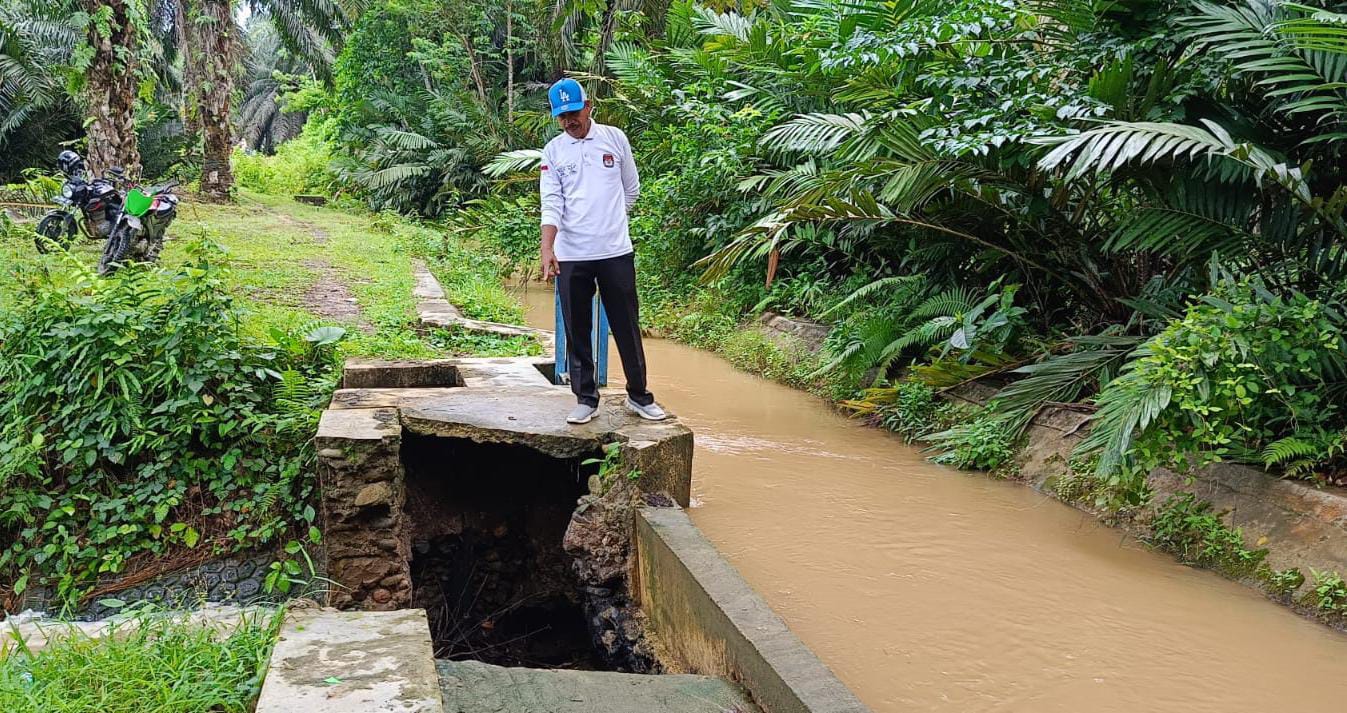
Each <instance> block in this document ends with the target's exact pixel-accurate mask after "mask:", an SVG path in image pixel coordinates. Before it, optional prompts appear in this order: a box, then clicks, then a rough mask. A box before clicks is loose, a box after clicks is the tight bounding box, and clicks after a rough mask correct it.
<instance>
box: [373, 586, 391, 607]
mask: <svg viewBox="0 0 1347 713" xmlns="http://www.w3.org/2000/svg"><path fill="white" fill-rule="evenodd" d="M392 598H393V593H392V592H390V591H388V590H387V589H376V590H374V592H373V593H372V594H370V599H373V600H374V601H376V602H378V603H380V604H387V603H388V602H389V601H390V600H391V599H392Z"/></svg>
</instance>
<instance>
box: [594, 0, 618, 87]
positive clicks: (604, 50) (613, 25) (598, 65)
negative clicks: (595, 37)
mask: <svg viewBox="0 0 1347 713" xmlns="http://www.w3.org/2000/svg"><path fill="white" fill-rule="evenodd" d="M617 3H618V0H608V2H607V3H604V6H603V19H602V20H600V21H599V42H598V44H597V45H596V46H595V47H594V66H593V68H592V69H591V70H590V72H591V73H593V74H594V75H595V76H598V77H602V76H603V75H604V74H607V73H608V48H609V47H612V45H613V35H614V34H616V33H617ZM604 89H605V86H604V83H603V82H595V87H594V92H593V93H594V94H595V95H600V94H603V93H604V92H603V90H604Z"/></svg>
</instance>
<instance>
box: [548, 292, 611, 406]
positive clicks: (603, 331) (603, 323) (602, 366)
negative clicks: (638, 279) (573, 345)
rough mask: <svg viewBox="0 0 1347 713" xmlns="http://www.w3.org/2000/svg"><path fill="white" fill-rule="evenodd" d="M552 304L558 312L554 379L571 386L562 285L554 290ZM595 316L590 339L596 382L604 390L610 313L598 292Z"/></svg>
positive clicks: (556, 381) (606, 377) (606, 374)
mask: <svg viewBox="0 0 1347 713" xmlns="http://www.w3.org/2000/svg"><path fill="white" fill-rule="evenodd" d="M552 291H553V297H552V303H553V306H554V309H555V310H556V331H555V332H554V333H555V334H556V339H555V343H556V352H555V353H554V355H553V356H554V358H555V361H556V368H555V373H556V376H555V377H554V378H553V379H552V382H553V383H556V384H569V383H571V381H570V373H571V372H570V369H569V368H568V366H569V365H568V361H567V359H566V321H565V317H564V316H563V315H562V312H561V285H559V284H556V285H554V286H553V288H552ZM593 309H594V316H593V320H592V321H591V324H593V325H594V326H593V327H592V328H591V329H590V333H589V338H590V339H591V340H593V341H592V344H593V347H594V380H595V381H596V382H597V383H598V385H599V387H600V388H602V387H604V386H607V385H608V313H607V311H606V310H604V308H603V296H602V295H600V294H599V293H598V292H595V293H594V307H593Z"/></svg>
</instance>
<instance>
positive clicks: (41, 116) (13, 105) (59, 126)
mask: <svg viewBox="0 0 1347 713" xmlns="http://www.w3.org/2000/svg"><path fill="white" fill-rule="evenodd" d="M79 36H80V32H79V29H78V28H76V27H75V25H74V24H73V23H72V22H71V21H70V19H69V14H68V13H67V12H65V9H64V8H61V7H59V5H53V4H52V3H51V2H48V1H47V0H13V1H12V2H6V3H3V4H0V156H3V158H2V159H0V181H3V180H5V179H4V177H5V176H12V175H14V174H17V173H18V171H19V170H21V169H23V168H27V167H29V166H31V165H33V164H34V163H35V162H37V161H40V160H42V159H43V158H46V159H48V160H50V159H51V158H52V156H51V155H49V154H52V153H53V152H52V151H51V149H52V147H53V146H54V145H55V142H56V141H59V140H61V139H64V138H69V136H70V135H71V134H73V133H74V132H75V131H78V130H79V120H78V108H77V107H76V106H75V102H74V101H73V100H72V98H71V96H70V94H69V93H68V92H67V91H66V88H65V84H64V82H63V80H62V76H61V73H60V71H59V70H60V68H62V67H68V66H69V65H70V61H71V53H72V51H73V49H74V47H75V42H76V41H77V40H78V39H79Z"/></svg>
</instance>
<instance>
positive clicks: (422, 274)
mask: <svg viewBox="0 0 1347 713" xmlns="http://www.w3.org/2000/svg"><path fill="white" fill-rule="evenodd" d="M412 275H413V277H414V279H415V280H416V284H415V286H414V287H413V288H412V296H414V297H416V299H417V303H416V313H417V315H418V316H419V317H420V319H421V323H422V324H427V325H430V326H432V327H451V328H455V329H464V330H467V331H469V332H477V333H481V334H498V335H501V336H505V337H521V336H522V337H534V338H535V339H537V340H538V343H540V344H542V346H543V349H544V350H546V351H551V350H552V348H553V344H554V336H553V334H552V332H550V331H547V330H545V329H534V328H533V327H525V326H521V325H517V324H501V323H499V322H485V321H482V320H478V319H468V318H467V317H464V316H463V313H462V312H460V311H459V309H458V308H457V307H455V306H454V305H452V304H450V303H449V301H448V300H447V299H446V298H445V294H444V288H443V287H441V286H440V283H439V281H438V280H436V279H435V275H434V274H432V273H431V272H430V269H429V268H427V267H426V264H425V263H424V262H422V261H420V260H413V261H412Z"/></svg>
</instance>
